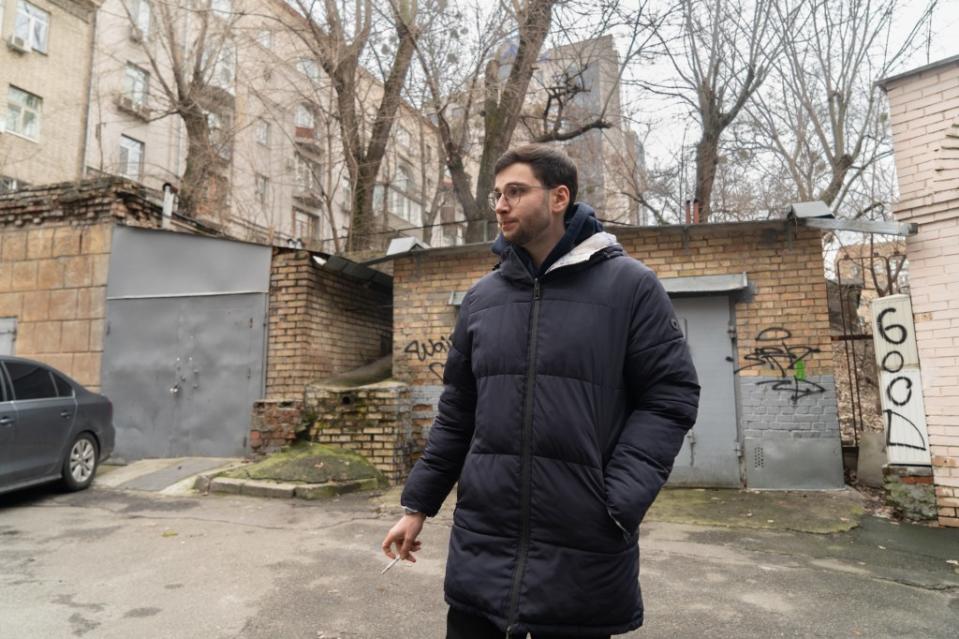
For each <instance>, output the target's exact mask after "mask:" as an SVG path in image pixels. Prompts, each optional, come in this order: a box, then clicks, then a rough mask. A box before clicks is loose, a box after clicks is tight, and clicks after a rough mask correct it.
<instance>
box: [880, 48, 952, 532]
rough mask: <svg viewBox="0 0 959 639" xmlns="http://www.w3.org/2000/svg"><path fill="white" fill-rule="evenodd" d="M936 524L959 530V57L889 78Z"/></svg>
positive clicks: (899, 206)
mask: <svg viewBox="0 0 959 639" xmlns="http://www.w3.org/2000/svg"><path fill="white" fill-rule="evenodd" d="M880 86H882V87H883V89H884V90H885V91H886V94H887V96H888V98H889V106H890V119H891V122H892V137H893V150H894V154H895V160H896V172H897V175H898V180H899V193H900V197H899V201H898V202H897V203H896V205H895V207H894V214H895V216H896V218H897V219H898V220H900V221H903V222H912V223H915V224H918V226H919V232H918V233H917V234H916V235H913V236H910V237H909V238H908V239H907V248H908V255H909V284H910V289H911V297H912V309H913V315H914V320H915V327H916V343H917V347H918V350H919V361H920V365H921V369H922V393H923V400H924V403H925V409H926V424H927V428H928V435H929V448H930V452H931V453H932V471H933V482H934V485H935V491H936V499H937V504H938V507H939V509H938V513H939V523H940V524H942V525H944V526H956V527H959V279H957V277H956V272H957V270H959V56H954V57H952V58H948V59H946V60H941V61H939V62H936V63H933V64H930V65H927V66H925V67H922V68H919V69H915V70H913V71H910V72H907V73H904V74H901V75H898V76H894V77H891V78H887V79H885V80H883V81H882V82H881V83H880Z"/></svg>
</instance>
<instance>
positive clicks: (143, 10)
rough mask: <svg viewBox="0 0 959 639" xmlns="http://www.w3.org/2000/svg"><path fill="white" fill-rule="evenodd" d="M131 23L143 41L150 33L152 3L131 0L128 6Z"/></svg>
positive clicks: (145, 0) (143, 0)
mask: <svg viewBox="0 0 959 639" xmlns="http://www.w3.org/2000/svg"><path fill="white" fill-rule="evenodd" d="M127 9H128V10H129V11H130V21H131V22H132V24H133V27H134V28H135V29H137V30H138V31H139V32H140V33H139V35H140V38H141V39H142V38H143V37H145V36H146V35H148V34H149V33H150V3H149V2H148V1H147V0H130V2H129V4H128V5H127Z"/></svg>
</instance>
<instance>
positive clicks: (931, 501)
mask: <svg viewBox="0 0 959 639" xmlns="http://www.w3.org/2000/svg"><path fill="white" fill-rule="evenodd" d="M884 488H885V489H886V503H887V504H889V505H890V506H892V507H893V509H894V510H895V511H896V514H898V515H899V516H900V517H903V518H904V519H909V520H912V521H927V520H930V519H936V517H937V516H938V511H937V509H936V492H935V489H934V487H933V485H932V484H906V483H903V482H902V481H901V480H900V479H899V478H898V477H895V476H893V477H887V478H886V483H885V485H884Z"/></svg>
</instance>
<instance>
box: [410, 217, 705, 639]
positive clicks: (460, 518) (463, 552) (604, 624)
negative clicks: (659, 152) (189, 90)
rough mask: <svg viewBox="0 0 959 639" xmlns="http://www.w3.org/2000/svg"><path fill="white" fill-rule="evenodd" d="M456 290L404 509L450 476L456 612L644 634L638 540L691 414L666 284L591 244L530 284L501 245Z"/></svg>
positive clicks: (690, 378) (541, 628)
mask: <svg viewBox="0 0 959 639" xmlns="http://www.w3.org/2000/svg"><path fill="white" fill-rule="evenodd" d="M501 257H502V260H501V262H500V265H499V267H498V268H497V269H496V270H494V271H493V272H492V273H490V274H488V275H486V276H485V277H483V278H482V279H481V280H479V281H478V282H477V283H476V284H475V285H474V286H473V287H472V288H471V289H470V290H469V292H468V293H467V295H466V296H465V298H464V300H463V304H462V306H461V308H460V313H459V319H458V321H457V324H456V328H455V330H454V333H453V339H452V342H453V347H452V348H451V349H450V351H449V354H448V357H447V362H446V368H445V371H444V376H443V381H444V384H445V388H444V391H443V394H442V396H441V398H440V401H439V407H438V411H437V417H436V420H435V423H434V425H433V427H432V429H431V430H430V434H429V443H428V445H427V447H426V450H425V452H424V454H423V457H422V458H421V459H420V460H419V461H418V462H417V464H416V466H415V467H414V468H413V471H412V473H411V474H410V477H409V479H408V481H407V483H406V487H405V489H404V491H403V496H402V503H403V504H404V505H405V506H408V507H410V508H415V509H416V510H419V511H421V512H424V513H426V514H427V515H429V516H433V515H435V514H436V512H437V510H439V508H440V505H441V504H442V502H443V500H444V499H445V498H446V496H447V495H448V494H449V492H450V490H451V489H452V487H453V484H454V483H455V482H456V481H457V480H459V484H458V489H457V499H456V510H455V512H454V515H453V529H452V532H451V536H450V547H449V557H448V561H447V569H446V582H445V592H446V601H447V603H449V604H450V606H452V607H454V608H457V609H460V610H463V611H465V612H468V613H472V614H477V615H481V616H484V617H486V618H488V619H489V620H490V621H492V622H493V623H494V624H496V625H497V626H498V627H499V628H500V629H501V630H504V631H505V630H506V629H507V628H509V632H511V633H513V632H515V633H518V634H522V633H525V632H533V633H537V632H542V633H552V634H558V635H563V634H568V635H576V634H619V633H623V632H627V631H629V630H632V629H634V628H637V627H638V626H640V625H642V623H643V605H642V598H641V594H640V588H639V549H638V545H637V540H638V534H639V532H638V528H639V524H640V522H641V521H642V519H643V516H644V515H645V513H646V511H647V509H648V508H649V507H650V505H651V504H652V503H653V500H654V499H655V497H656V495H657V493H658V492H659V490H660V488H662V486H663V484H664V483H665V481H666V479H667V477H668V476H669V473H670V470H671V469H672V464H673V460H674V459H675V457H676V455H677V453H678V452H679V449H680V447H681V445H682V442H683V437H684V435H685V434H686V431H687V430H688V429H689V428H690V427H692V425H693V423H694V421H695V419H696V411H697V406H698V402H699V385H698V383H697V379H696V372H695V370H694V368H693V364H692V360H691V359H690V355H689V350H688V348H687V346H686V342H685V339H684V337H683V334H682V331H681V330H680V327H679V323H678V322H677V320H676V319H675V316H674V314H673V307H672V304H671V303H670V301H669V298H668V297H667V295H666V292H665V290H664V289H663V287H662V285H661V284H660V283H659V281H658V280H657V279H656V277H655V276H654V275H653V273H652V272H651V271H650V270H649V269H648V268H647V267H646V266H644V265H643V264H642V263H640V262H639V261H637V260H635V259H631V258H629V257H628V256H626V255H625V253H624V251H623V249H622V247H621V246H620V245H619V244H617V243H616V242H615V237H613V236H612V235H610V234H608V233H597V234H595V235H592V236H591V237H589V238H588V239H586V240H585V241H583V242H581V243H580V244H578V245H577V246H576V247H575V248H574V249H573V250H572V251H571V252H570V253H568V254H566V255H565V256H563V257H562V258H560V259H559V260H558V261H556V262H555V263H554V264H553V265H552V266H551V267H550V268H549V270H548V271H547V272H546V273H545V274H543V275H541V276H539V277H537V278H534V277H533V275H531V273H530V271H529V270H528V268H527V266H526V265H524V263H523V260H521V259H520V257H519V256H518V255H517V253H516V251H515V250H514V249H511V248H507V249H506V250H505V251H504V253H503V254H502V255H501Z"/></svg>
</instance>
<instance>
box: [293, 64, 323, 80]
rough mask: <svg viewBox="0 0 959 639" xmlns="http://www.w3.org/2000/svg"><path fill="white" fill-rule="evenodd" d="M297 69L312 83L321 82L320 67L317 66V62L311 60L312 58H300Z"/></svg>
mask: <svg viewBox="0 0 959 639" xmlns="http://www.w3.org/2000/svg"><path fill="white" fill-rule="evenodd" d="M296 69H297V71H299V72H300V73H302V74H303V75H305V76H306V77H308V78H309V79H310V80H311V81H312V82H319V80H320V67H318V66H317V64H316V60H311V59H310V58H300V59H299V60H297V61H296Z"/></svg>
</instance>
